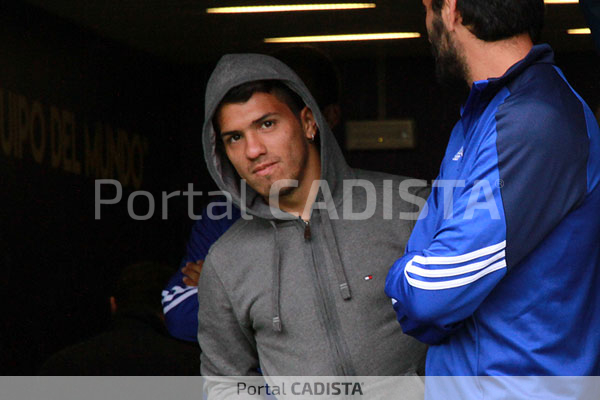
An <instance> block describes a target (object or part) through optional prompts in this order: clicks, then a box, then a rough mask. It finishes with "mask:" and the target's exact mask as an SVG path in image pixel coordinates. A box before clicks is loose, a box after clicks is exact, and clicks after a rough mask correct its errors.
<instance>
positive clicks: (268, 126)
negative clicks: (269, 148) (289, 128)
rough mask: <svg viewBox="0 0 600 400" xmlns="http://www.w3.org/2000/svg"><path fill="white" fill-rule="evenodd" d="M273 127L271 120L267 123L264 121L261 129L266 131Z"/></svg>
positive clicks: (273, 123)
mask: <svg viewBox="0 0 600 400" xmlns="http://www.w3.org/2000/svg"><path fill="white" fill-rule="evenodd" d="M273 125H275V121H271V120H269V121H264V122H263V123H262V127H263V128H267V129H268V128H271V127H273Z"/></svg>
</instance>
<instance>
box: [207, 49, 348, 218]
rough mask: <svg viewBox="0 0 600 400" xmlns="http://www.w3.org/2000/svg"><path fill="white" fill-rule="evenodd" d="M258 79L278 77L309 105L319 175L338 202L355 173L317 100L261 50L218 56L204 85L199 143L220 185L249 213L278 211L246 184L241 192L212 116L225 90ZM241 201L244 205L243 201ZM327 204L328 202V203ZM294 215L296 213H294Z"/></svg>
mask: <svg viewBox="0 0 600 400" xmlns="http://www.w3.org/2000/svg"><path fill="white" fill-rule="evenodd" d="M260 80H279V81H281V82H283V83H284V84H285V85H286V86H288V87H289V88H290V89H291V90H293V91H294V92H296V93H297V94H298V95H299V96H300V97H301V98H302V100H303V101H304V103H305V104H306V105H307V106H308V108H310V109H311V110H312V112H313V115H314V117H315V121H316V122H317V126H318V128H319V133H318V140H319V141H320V154H321V179H322V180H325V181H327V183H328V185H329V189H330V190H331V193H332V197H333V201H334V202H335V203H336V204H338V202H340V201H341V200H342V197H343V185H342V181H343V180H344V179H350V178H352V177H353V176H354V175H353V173H352V171H351V169H350V168H349V167H348V165H347V164H346V162H345V160H344V158H343V156H342V152H341V150H340V148H339V146H338V144H337V142H336V140H335V138H334V136H333V133H332V132H331V129H330V128H329V126H328V124H327V122H326V120H325V118H324V117H323V115H322V114H321V111H320V110H319V107H318V106H317V102H316V101H315V99H314V98H313V96H312V95H311V94H310V92H309V90H308V89H307V87H306V86H305V85H304V83H303V82H302V80H300V78H299V77H298V76H297V75H296V74H295V73H294V72H293V71H292V70H291V69H290V68H289V67H288V66H287V65H285V64H284V63H282V62H281V61H279V60H277V59H276V58H274V57H271V56H267V55H262V54H228V55H225V56H223V57H222V58H221V60H219V62H218V64H217V66H216V68H215V70H214V71H213V73H212V75H211V76H210V79H209V81H208V85H207V88H206V97H205V113H204V118H205V120H204V126H203V132H202V143H203V147H204V158H205V160H206V164H207V166H208V170H209V172H210V174H211V176H212V178H213V179H214V180H215V182H216V183H217V185H218V186H219V189H221V190H222V191H225V192H228V193H230V194H231V197H232V199H233V202H234V204H236V205H237V206H238V207H240V208H245V209H246V210H247V212H248V213H249V214H253V215H256V216H257V217H261V218H265V219H269V220H273V219H275V215H281V212H279V213H274V212H272V211H271V209H270V207H269V205H268V204H266V203H265V202H264V201H263V199H262V198H261V196H260V195H259V194H258V193H257V192H255V191H254V190H253V189H252V188H251V187H249V186H247V185H246V190H245V192H246V195H245V196H244V198H243V196H242V190H241V181H240V178H239V177H238V175H237V173H236V171H235V169H234V168H233V166H232V165H231V163H230V162H229V160H228V159H227V156H226V155H225V154H220V153H219V152H218V151H217V147H216V143H217V140H221V139H220V138H218V137H217V135H216V132H215V129H214V127H213V123H212V120H213V116H214V113H215V112H216V110H217V108H218V106H219V104H220V102H221V100H222V99H223V97H225V95H226V94H227V92H228V91H229V90H230V89H232V88H234V87H236V86H239V85H241V84H243V83H247V82H253V81H260ZM242 201H244V203H245V205H242ZM328 206H329V205H328ZM294 218H295V217H294Z"/></svg>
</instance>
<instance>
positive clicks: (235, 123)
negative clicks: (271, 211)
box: [218, 93, 315, 197]
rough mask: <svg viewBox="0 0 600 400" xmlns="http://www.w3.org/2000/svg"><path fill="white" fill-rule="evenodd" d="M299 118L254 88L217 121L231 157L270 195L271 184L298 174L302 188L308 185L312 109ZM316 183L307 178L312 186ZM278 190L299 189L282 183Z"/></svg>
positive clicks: (247, 177) (256, 187)
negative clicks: (284, 185)
mask: <svg viewBox="0 0 600 400" xmlns="http://www.w3.org/2000/svg"><path fill="white" fill-rule="evenodd" d="M300 119H301V120H302V121H306V122H305V125H306V129H305V127H303V123H301V121H300V120H299V119H298V117H297V116H296V115H294V113H293V112H292V111H291V110H290V108H289V107H288V106H287V104H285V103H283V102H282V101H281V100H279V99H278V98H277V97H276V96H274V95H272V94H269V93H255V94H254V95H253V96H252V97H251V98H250V99H249V100H248V101H247V102H245V103H229V104H225V105H223V106H222V107H221V109H220V112H219V115H218V122H219V126H220V128H221V129H220V130H221V137H222V139H223V143H224V146H225V152H226V153H227V157H228V158H229V160H230V161H231V163H232V164H233V166H234V168H235V169H236V171H237V172H238V174H239V175H240V177H242V178H243V179H245V180H246V181H247V182H248V184H249V185H250V187H252V188H253V189H254V190H256V191H257V192H258V193H259V194H260V195H261V196H263V197H268V195H269V193H270V190H271V187H272V186H273V185H274V184H276V182H277V181H279V180H282V179H293V180H297V181H298V182H299V187H302V186H303V185H306V184H307V183H306V182H304V179H303V178H304V173H305V171H306V168H307V163H308V158H309V146H311V144H310V143H309V141H308V139H310V138H311V135H312V134H313V133H314V132H312V130H311V128H312V127H314V126H315V123H314V119H312V112H311V111H310V110H309V109H308V108H304V110H302V112H301V115H300ZM311 184H312V182H308V187H310V185H311ZM275 189H277V190H281V191H280V193H279V195H280V196H285V195H287V194H290V193H292V192H293V191H294V190H295V188H293V187H285V188H283V189H282V186H279V185H277V186H276V187H275V188H273V190H275Z"/></svg>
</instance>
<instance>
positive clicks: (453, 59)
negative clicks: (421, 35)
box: [423, 0, 468, 83]
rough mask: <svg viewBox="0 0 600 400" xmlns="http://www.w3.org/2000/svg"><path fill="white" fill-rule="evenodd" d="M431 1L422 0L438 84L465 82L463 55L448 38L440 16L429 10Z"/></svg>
mask: <svg viewBox="0 0 600 400" xmlns="http://www.w3.org/2000/svg"><path fill="white" fill-rule="evenodd" d="M431 2H432V0H423V5H424V6H425V9H426V12H427V16H426V17H425V24H426V26H427V34H428V36H429V42H430V43H431V50H432V52H433V56H434V57H435V69H436V71H435V72H436V76H437V78H438V81H439V82H443V83H454V82H455V81H457V80H458V81H463V82H464V81H465V80H467V77H468V74H467V72H468V71H467V64H466V61H465V57H464V54H462V52H461V51H460V48H459V46H457V44H456V42H455V41H454V40H453V39H452V37H451V36H450V32H448V29H447V28H446V25H444V21H443V20H442V16H441V15H440V14H439V13H436V12H435V11H433V9H432V8H431Z"/></svg>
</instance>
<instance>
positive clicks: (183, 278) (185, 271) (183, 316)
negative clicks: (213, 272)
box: [162, 206, 240, 342]
mask: <svg viewBox="0 0 600 400" xmlns="http://www.w3.org/2000/svg"><path fill="white" fill-rule="evenodd" d="M208 210H209V208H208V207H207V208H206V209H205V210H204V212H203V213H202V218H201V219H199V220H198V221H196V223H195V224H194V226H193V227H192V232H191V234H190V239H189V241H188V244H187V252H186V255H185V257H184V259H183V261H182V263H181V267H182V268H180V269H179V270H178V271H177V272H176V273H175V274H174V275H173V277H171V279H170V281H169V283H168V284H167V286H166V288H165V290H163V292H162V304H163V313H164V315H165V323H166V325H167V330H168V331H169V333H170V334H171V335H172V336H173V337H176V338H178V339H182V340H187V341H190V342H195V341H196V340H197V338H196V334H197V332H198V297H197V293H198V288H197V285H198V278H199V275H200V271H201V270H202V262H203V260H204V259H205V258H206V255H207V254H208V250H209V249H210V247H211V246H212V245H213V243H215V242H216V241H217V240H218V239H219V237H221V235H223V234H224V233H225V232H226V231H227V229H229V227H231V225H233V223H234V222H235V221H237V220H238V218H239V216H240V212H239V210H238V209H237V208H235V207H233V208H232V218H222V219H212V218H210V216H209V215H208ZM225 212H226V208H225V207H220V206H216V207H215V208H214V209H213V210H212V214H213V215H216V216H219V215H223V214H225Z"/></svg>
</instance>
